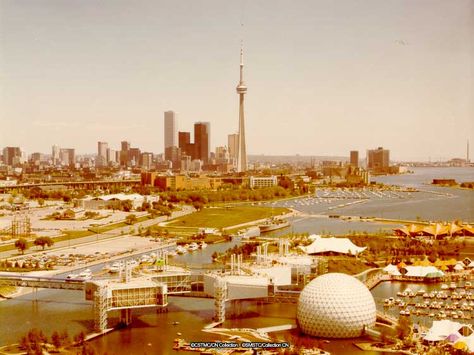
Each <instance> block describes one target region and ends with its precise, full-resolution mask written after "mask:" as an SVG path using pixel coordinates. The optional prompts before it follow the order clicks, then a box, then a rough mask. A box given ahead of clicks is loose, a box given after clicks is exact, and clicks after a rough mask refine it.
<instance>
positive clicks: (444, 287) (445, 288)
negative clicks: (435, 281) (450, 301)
mask: <svg viewBox="0 0 474 355" xmlns="http://www.w3.org/2000/svg"><path fill="white" fill-rule="evenodd" d="M441 289H442V290H448V289H449V286H448V285H446V284H442V285H441Z"/></svg>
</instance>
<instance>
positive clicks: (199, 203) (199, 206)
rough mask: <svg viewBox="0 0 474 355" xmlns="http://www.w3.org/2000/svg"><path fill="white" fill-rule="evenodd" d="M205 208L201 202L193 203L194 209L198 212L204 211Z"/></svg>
mask: <svg viewBox="0 0 474 355" xmlns="http://www.w3.org/2000/svg"><path fill="white" fill-rule="evenodd" d="M203 206H204V204H203V203H202V202H201V201H194V202H193V207H194V208H195V209H196V210H198V211H200V210H202V208H203Z"/></svg>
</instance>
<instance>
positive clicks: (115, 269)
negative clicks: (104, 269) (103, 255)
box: [109, 263, 121, 274]
mask: <svg viewBox="0 0 474 355" xmlns="http://www.w3.org/2000/svg"><path fill="white" fill-rule="evenodd" d="M120 269H121V265H120V263H113V264H112V266H111V267H110V268H109V272H110V273H111V274H115V273H117V272H119V271H120Z"/></svg>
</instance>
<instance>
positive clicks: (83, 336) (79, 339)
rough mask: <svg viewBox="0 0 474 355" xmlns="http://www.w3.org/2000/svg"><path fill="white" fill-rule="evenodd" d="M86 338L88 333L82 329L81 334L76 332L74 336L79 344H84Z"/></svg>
mask: <svg viewBox="0 0 474 355" xmlns="http://www.w3.org/2000/svg"><path fill="white" fill-rule="evenodd" d="M85 340H86V334H85V333H84V332H83V331H81V332H80V333H79V334H76V335H75V336H74V342H75V343H76V344H78V345H82V344H84V341H85Z"/></svg>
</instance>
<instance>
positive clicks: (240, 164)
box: [236, 47, 247, 173]
mask: <svg viewBox="0 0 474 355" xmlns="http://www.w3.org/2000/svg"><path fill="white" fill-rule="evenodd" d="M236 89H237V94H239V142H238V150H237V169H236V170H237V172H239V173H240V172H244V171H246V170H247V149H246V146H245V117H244V95H245V93H246V92H247V86H245V83H244V48H243V47H241V48H240V81H239V85H237V88H236Z"/></svg>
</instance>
